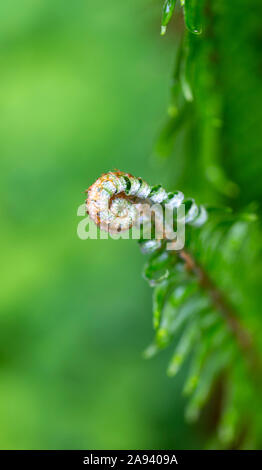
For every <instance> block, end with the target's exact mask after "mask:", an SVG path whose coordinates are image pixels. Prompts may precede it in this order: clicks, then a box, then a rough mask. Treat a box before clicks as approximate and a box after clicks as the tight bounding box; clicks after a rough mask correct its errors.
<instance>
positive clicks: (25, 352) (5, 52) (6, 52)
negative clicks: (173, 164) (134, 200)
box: [0, 0, 201, 449]
mask: <svg viewBox="0 0 262 470" xmlns="http://www.w3.org/2000/svg"><path fill="white" fill-rule="evenodd" d="M160 8H161V2H152V1H150V0H143V1H141V0H128V1H125V2H122V1H120V0H112V1H111V2H108V1H105V0H101V1H100V2H99V4H97V3H96V2H93V1H90V0H88V1H86V0H75V1H74V2H69V1H66V2H65V1H61V0H45V1H44V2H35V1H33V0H22V1H21V0H19V1H18V0H13V1H11V2H8V3H2V4H1V6H0V16H1V30H0V44H1V59H0V60H1V75H0V107H1V120H0V146H1V173H0V181H1V194H2V197H1V220H2V222H1V234H0V237H1V289H0V308H1V316H0V448H1V449H9V448H11V449H42V448H46V449H73V448H76V449H83V448H87V449H88V448H89V449H101V448H104V449H110V448H111V449H113V448H137V449H139V448H140V449H143V448H149V449H151V448H152V449H154V448H172V447H175V448H187V447H191V448H192V447H199V446H200V445H201V435H199V433H201V431H200V430H199V426H198V428H197V429H196V428H194V427H192V426H187V425H186V424H185V423H184V418H183V403H182V402H183V399H182V397H181V390H180V382H181V378H178V379H177V380H171V379H169V378H167V376H166V374H165V369H166V363H167V356H166V353H163V354H162V355H160V356H159V357H157V358H156V359H154V360H152V361H145V360H143V359H142V352H143V350H144V348H145V347H146V346H147V345H148V343H149V342H150V340H151V337H152V326H151V291H150V288H149V287H148V285H147V284H146V282H145V281H144V280H143V279H142V277H141V275H140V273H141V267H142V265H143V262H144V260H143V257H142V255H141V254H140V252H139V250H138V248H137V244H136V243H135V242H134V241H131V240H130V241H127V240H120V241H113V240H109V241H105V240H102V241H99V240H97V241H96V240H87V241H82V240H79V239H78V238H77V235H76V228H77V223H78V221H79V218H78V217H77V216H76V212H77V208H78V206H79V204H81V203H82V202H83V201H84V198H85V196H84V190H85V189H86V188H87V187H88V186H89V185H90V184H91V183H92V182H93V181H94V180H95V179H96V178H97V177H98V176H99V175H100V174H101V173H102V172H106V171H108V170H109V169H114V168H119V169H123V170H125V171H129V172H131V173H134V174H135V175H141V176H143V177H144V178H145V179H147V180H148V181H149V182H150V183H159V182H161V179H162V182H164V180H163V175H161V169H159V167H158V166H157V165H155V163H154V159H152V148H153V144H154V140H155V136H156V133H157V132H158V130H159V128H160V126H161V124H162V123H163V116H164V115H165V112H166V107H167V104H168V96H169V80H170V74H171V67H172V63H173V56H174V37H173V36H172V32H171V33H170V34H169V35H168V37H166V38H161V37H160V35H159V22H160ZM167 354H170V352H167ZM182 375H183V373H182Z"/></svg>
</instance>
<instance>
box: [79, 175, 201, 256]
mask: <svg viewBox="0 0 262 470" xmlns="http://www.w3.org/2000/svg"><path fill="white" fill-rule="evenodd" d="M143 202H147V203H148V204H149V205H150V206H152V205H154V204H160V205H163V206H165V205H166V206H168V208H170V209H174V208H178V207H180V205H181V204H182V203H183V204H184V206H185V223H187V224H190V225H193V226H200V225H202V224H203V223H204V222H205V221H206V219H207V213H206V210H205V208H204V207H203V206H198V205H197V204H196V203H195V201H194V199H184V195H183V193H182V192H181V191H175V192H166V190H165V189H164V188H163V187H162V186H161V185H156V186H150V185H149V184H148V183H147V182H146V181H144V180H143V179H142V178H137V177H135V176H133V175H131V174H129V173H124V172H122V171H114V172H112V171H111V172H109V173H106V174H103V175H102V176H101V177H100V178H98V179H97V180H96V181H95V183H94V184H93V185H92V186H90V188H89V189H88V190H87V199H86V209H87V212H88V214H89V216H90V218H91V219H92V220H93V221H94V222H95V223H96V224H97V225H98V226H99V227H100V228H101V229H102V230H105V231H108V232H110V233H116V232H121V231H124V230H128V229H130V228H131V227H132V226H133V225H134V224H135V223H136V222H137V219H138V216H139V213H140V207H141V203H143ZM141 222H143V220H141ZM138 223H139V222H138ZM146 245H148V246H149V245H150V246H151V248H152V246H153V244H152V240H150V243H147V242H145V243H144V245H143V247H144V249H145V250H146ZM155 246H156V248H157V247H158V246H159V244H157V243H156V245H155Z"/></svg>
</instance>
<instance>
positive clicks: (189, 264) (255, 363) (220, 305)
mask: <svg viewBox="0 0 262 470" xmlns="http://www.w3.org/2000/svg"><path fill="white" fill-rule="evenodd" d="M179 256H180V258H181V259H182V260H183V261H184V262H185V266H186V269H187V270H188V271H190V272H192V273H194V274H195V275H196V277H197V279H198V282H199V285H200V286H201V287H202V288H203V289H204V290H205V291H206V292H207V294H208V296H209V298H210V299H211V300H212V303H213V305H214V307H215V308H216V309H217V310H218V311H219V312H220V314H221V315H222V316H223V317H224V319H225V320H226V322H227V324H228V327H229V328H230V330H231V331H232V333H233V334H234V336H235V338H236V340H237V342H238V345H239V347H240V349H241V350H242V351H243V352H244V355H245V357H246V358H247V360H248V362H249V365H250V366H251V367H252V369H256V370H257V368H258V367H259V369H260V368H261V364H260V360H259V359H258V356H257V354H256V352H255V350H254V347H253V343H252V340H251V337H250V334H249V332H248V331H247V330H246V328H245V327H244V326H243V325H242V324H241V322H240V320H239V319H238V318H237V313H236V312H235V310H234V308H233V307H232V305H231V304H230V303H229V302H228V300H227V299H226V298H225V297H224V295H223V293H222V292H221V291H220V290H219V288H218V287H217V286H216V285H215V284H214V282H213V281H212V279H210V277H209V275H208V274H207V273H206V271H205V269H204V268H203V267H202V266H201V265H200V264H199V263H197V262H196V260H195V259H194V257H193V255H192V254H191V253H188V252H187V251H185V250H181V251H180V252H179Z"/></svg>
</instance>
